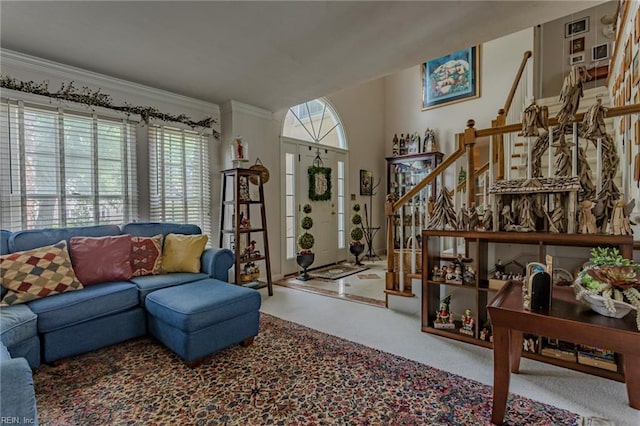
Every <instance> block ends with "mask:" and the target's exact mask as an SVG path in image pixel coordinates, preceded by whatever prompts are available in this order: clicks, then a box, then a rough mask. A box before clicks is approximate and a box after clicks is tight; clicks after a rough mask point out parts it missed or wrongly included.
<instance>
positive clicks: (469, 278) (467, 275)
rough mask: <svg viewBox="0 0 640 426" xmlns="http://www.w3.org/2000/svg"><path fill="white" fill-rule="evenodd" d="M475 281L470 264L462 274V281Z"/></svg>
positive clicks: (471, 282)
mask: <svg viewBox="0 0 640 426" xmlns="http://www.w3.org/2000/svg"><path fill="white" fill-rule="evenodd" d="M475 282H476V273H475V271H474V270H473V268H472V267H471V266H467V268H466V269H465V271H464V274H463V275H462V283H463V284H471V285H473V284H475Z"/></svg>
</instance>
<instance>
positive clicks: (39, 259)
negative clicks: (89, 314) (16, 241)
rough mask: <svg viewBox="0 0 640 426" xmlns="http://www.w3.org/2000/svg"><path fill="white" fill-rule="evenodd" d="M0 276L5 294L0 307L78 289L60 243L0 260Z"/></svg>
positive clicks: (64, 245) (69, 262)
mask: <svg viewBox="0 0 640 426" xmlns="http://www.w3.org/2000/svg"><path fill="white" fill-rule="evenodd" d="M0 276H1V277H2V286H3V287H5V288H6V289H8V290H9V291H8V292H7V294H5V295H4V297H3V298H2V302H0V306H8V305H17V304H19V303H26V302H28V301H30V300H34V299H40V298H42V297H45V296H50V295H52V294H58V293H64V292H65V291H72V290H78V289H81V288H82V284H81V283H80V281H78V279H77V278H76V274H75V272H74V270H73V267H72V265H71V259H70V258H69V252H67V242H66V241H64V240H62V241H60V242H59V243H56V244H53V245H50V246H46V247H39V248H35V249H32V250H26V251H19V252H15V253H11V254H4V255H2V256H0Z"/></svg>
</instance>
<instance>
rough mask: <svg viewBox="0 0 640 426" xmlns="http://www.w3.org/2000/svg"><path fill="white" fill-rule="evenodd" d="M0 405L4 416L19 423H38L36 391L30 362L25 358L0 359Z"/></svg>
mask: <svg viewBox="0 0 640 426" xmlns="http://www.w3.org/2000/svg"><path fill="white" fill-rule="evenodd" d="M0 383H2V386H1V387H0V407H2V418H5V419H6V418H9V419H15V420H16V421H17V422H18V423H19V424H31V425H37V424H38V409H37V407H36V393H35V389H34V387H33V375H32V373H31V368H30V367H29V363H28V362H27V360H26V359H24V358H14V359H8V360H4V361H0Z"/></svg>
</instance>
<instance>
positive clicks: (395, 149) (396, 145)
mask: <svg viewBox="0 0 640 426" xmlns="http://www.w3.org/2000/svg"><path fill="white" fill-rule="evenodd" d="M391 155H393V156H394V157H397V156H398V155H400V142H399V140H398V134H397V133H395V134H394V135H393V142H392V146H391Z"/></svg>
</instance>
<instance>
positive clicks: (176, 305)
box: [145, 278, 262, 367]
mask: <svg viewBox="0 0 640 426" xmlns="http://www.w3.org/2000/svg"><path fill="white" fill-rule="evenodd" d="M261 302H262V298H261V297H260V293H258V292H257V291H255V290H252V289H249V288H245V287H241V286H237V285H235V284H229V283H226V282H224V281H220V280H216V279H213V278H207V279H204V280H200V281H195V282H192V283H188V284H183V285H179V286H175V287H169V288H164V289H161V290H157V291H154V292H152V293H150V294H149V295H147V299H146V303H145V306H146V309H147V319H148V326H149V332H150V333H151V335H152V336H154V337H155V338H156V339H158V340H160V341H161V342H162V343H163V344H164V345H166V346H167V347H168V348H169V349H171V350H172V351H173V352H175V353H176V354H178V355H179V356H180V357H181V358H182V359H184V360H185V361H186V362H187V364H189V366H191V367H196V366H198V365H200V364H201V363H202V362H203V361H204V357H206V356H208V355H210V354H212V353H214V352H216V351H219V350H220V349H224V348H226V347H229V346H231V345H235V344H237V343H242V344H243V345H244V346H248V345H250V344H251V343H252V342H253V338H254V337H255V336H256V335H257V334H258V323H259V320H260V311H259V309H260V304H261Z"/></svg>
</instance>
